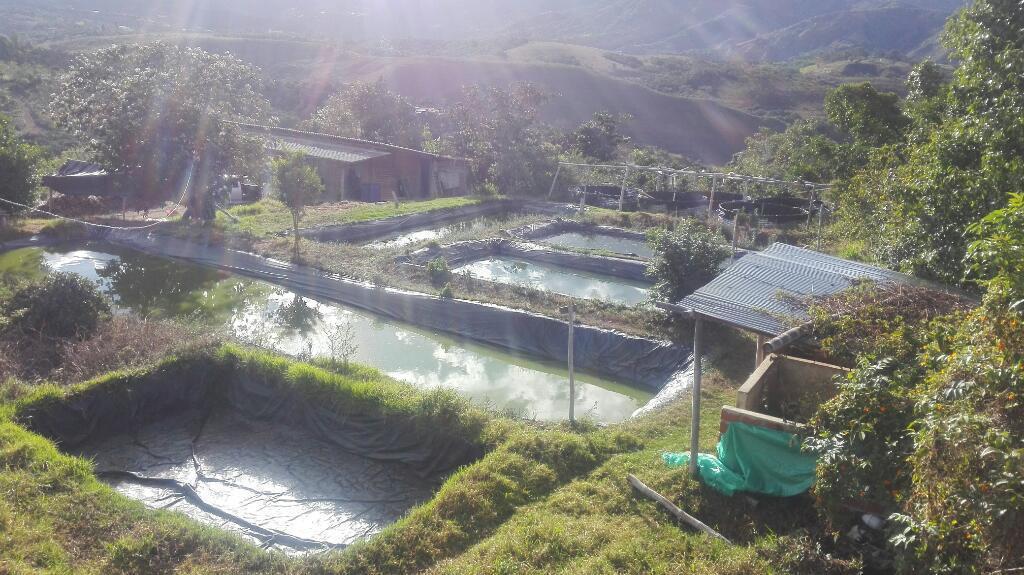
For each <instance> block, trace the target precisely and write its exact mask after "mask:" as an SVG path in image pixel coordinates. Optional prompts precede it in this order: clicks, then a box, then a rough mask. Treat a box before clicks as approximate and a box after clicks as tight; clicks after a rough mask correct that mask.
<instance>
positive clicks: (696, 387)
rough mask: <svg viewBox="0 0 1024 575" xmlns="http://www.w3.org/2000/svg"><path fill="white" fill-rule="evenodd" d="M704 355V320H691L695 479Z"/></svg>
mask: <svg viewBox="0 0 1024 575" xmlns="http://www.w3.org/2000/svg"><path fill="white" fill-rule="evenodd" d="M703 353H704V318H702V317H701V316H700V314H697V315H695V316H694V318H693V407H692V412H691V415H690V475H692V476H693V477H697V473H698V468H697V454H698V453H699V452H700V386H701V379H702V378H703V376H704V374H703V368H704V366H703V364H702V361H701V356H702V355H703Z"/></svg>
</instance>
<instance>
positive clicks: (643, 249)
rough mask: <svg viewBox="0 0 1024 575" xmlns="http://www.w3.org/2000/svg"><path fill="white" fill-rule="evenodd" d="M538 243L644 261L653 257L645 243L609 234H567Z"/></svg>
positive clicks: (651, 251) (652, 251)
mask: <svg viewBox="0 0 1024 575" xmlns="http://www.w3.org/2000/svg"><path fill="white" fill-rule="evenodd" d="M540 242H542V243H545V244H548V245H552V246H556V247H560V248H570V249H576V250H589V251H596V252H606V253H610V254H619V255H632V256H637V257H640V258H644V259H651V258H653V257H654V250H652V249H651V247H650V246H649V245H647V242H645V241H643V240H640V239H632V238H626V237H619V236H613V235H610V234H584V233H580V232H567V233H563V234H558V235H554V236H551V237H547V238H544V239H542V240H540Z"/></svg>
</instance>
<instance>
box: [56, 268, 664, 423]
mask: <svg viewBox="0 0 1024 575" xmlns="http://www.w3.org/2000/svg"><path fill="white" fill-rule="evenodd" d="M123 257H124V259H125V260H126V261H130V262H134V263H132V265H131V266H127V267H126V268H132V269H134V268H141V267H145V266H144V265H143V264H145V263H146V262H147V261H148V260H146V259H145V258H141V257H140V258H138V261H135V260H134V259H132V258H133V257H134V256H133V255H131V254H127V255H125V256H123ZM118 259H119V258H118V256H116V255H111V254H107V253H103V252H92V251H87V250H80V251H75V252H68V253H65V254H57V253H47V257H46V260H45V261H46V265H47V266H48V267H50V268H51V269H55V270H59V271H73V272H76V273H81V274H82V275H83V276H85V277H87V278H89V279H91V280H93V281H96V282H101V281H102V279H103V278H102V277H101V276H100V274H99V270H101V269H103V268H104V267H105V266H107V265H108V264H109V263H110V262H112V261H117V260H118ZM161 261H162V260H161ZM171 264H173V265H171ZM164 268H166V269H164ZM159 270H162V272H163V273H166V274H167V275H166V276H164V277H165V279H166V281H163V282H161V281H159V279H160V278H159V277H157V276H155V275H154V276H147V277H146V278H145V279H146V282H145V284H146V285H147V286H149V285H161V283H162V284H164V285H162V286H161V287H160V289H156V290H154V291H153V292H152V293H150V294H147V298H150V299H153V300H158V299H159V298H164V299H165V300H166V298H182V297H184V296H189V294H191V295H190V296H189V297H186V299H185V300H183V301H182V302H177V305H175V306H168V302H167V301H163V302H160V301H154V302H153V305H154V306H155V307H161V306H163V307H168V309H169V310H170V312H179V317H180V316H181V315H184V314H185V312H187V311H188V309H190V308H196V309H202V310H204V311H207V313H205V314H204V317H205V319H207V320H209V321H215V322H219V323H217V325H220V326H226V327H227V328H228V329H229V330H231V331H232V332H233V333H235V334H236V335H237V336H238V337H239V338H240V339H242V340H243V341H246V342H248V343H251V344H256V345H264V346H268V347H273V348H274V349H277V350H278V351H281V352H283V353H288V354H292V355H298V354H306V353H311V354H312V355H314V356H325V355H328V354H329V353H330V349H331V347H330V338H331V336H332V334H333V333H334V329H335V327H336V326H338V325H339V324H346V323H347V324H350V325H351V327H352V332H353V334H354V339H355V343H356V345H357V348H356V350H355V352H354V354H353V356H352V357H351V359H352V360H353V361H357V362H360V363H365V364H368V365H371V366H374V367H377V368H378V369H380V370H381V371H383V372H384V373H387V374H388V375H390V376H392V377H395V378H396V379H399V380H402V381H406V382H408V383H410V384H412V385H415V386H417V387H421V388H438V387H448V388H453V389H456V390H458V391H459V392H461V393H463V394H464V395H466V396H468V397H470V398H471V399H473V400H475V401H477V402H479V403H481V404H485V405H490V406H493V407H495V408H498V409H508V408H510V409H512V410H515V411H516V412H517V413H519V414H522V415H526V416H536V417H537V418H538V419H543V420H558V419H564V418H565V417H566V416H567V413H568V379H567V375H566V374H565V372H564V370H563V369H560V368H557V367H546V366H544V365H542V364H536V363H533V362H530V361H527V360H523V359H520V358H516V357H514V356H512V355H509V354H507V353H503V352H501V351H499V350H497V349H492V348H489V347H486V346H481V345H477V344H473V343H470V342H465V341H460V340H455V339H453V338H450V337H447V336H443V335H439V334H436V333H431V332H429V331H427V330H419V329H415V328H410V327H409V326H405V325H402V324H396V323H393V322H391V321H389V320H387V319H383V318H381V317H379V316H375V315H371V314H369V313H365V312H361V311H358V310H354V309H351V308H346V307H342V306H337V305H332V304H326V303H321V302H317V301H316V300H312V299H309V298H299V299H298V300H296V298H295V295H294V294H293V293H291V292H288V291H286V290H283V289H280V288H277V287H272V286H267V285H264V284H260V283H258V282H251V281H248V280H243V279H240V278H237V277H225V276H215V277H214V278H213V279H212V280H211V279H210V278H209V277H206V276H201V275H200V274H202V273H204V272H206V270H203V269H197V270H195V271H196V274H195V276H194V277H193V274H191V273H190V268H188V267H187V266H185V265H184V264H178V263H177V262H171V263H170V264H169V263H168V262H163V265H162V266H160V267H159ZM159 270H157V267H155V266H150V268H149V272H147V273H154V274H155V273H157V271H159ZM197 278H199V279H197ZM200 279H201V280H202V281H200ZM171 283H173V284H175V285H167V284H171ZM139 284H140V282H139V281H126V282H123V286H122V287H123V289H129V288H138V286H139ZM119 285H121V284H119ZM101 286H103V284H101ZM189 286H194V288H191V289H193V291H191V292H189V291H188V289H190V287H189ZM103 287H105V289H108V290H109V289H111V286H110V285H106V286H103ZM147 298H140V297H138V296H134V297H129V298H128V301H140V300H142V299H145V301H146V302H147V303H149V302H150V299H147ZM191 300H196V301H191ZM296 301H299V302H301V303H302V304H303V305H305V306H308V308H309V310H310V311H311V312H313V313H312V319H311V320H310V321H308V322H305V323H302V324H300V325H298V326H295V325H292V326H288V325H286V324H285V323H284V322H282V317H281V313H280V310H281V309H282V308H284V307H285V306H288V305H295V302H296ZM200 302H201V303H200ZM206 308H212V309H209V310H207V309H206ZM619 389H620V388H619V387H618V386H616V385H615V384H612V383H610V382H605V381H602V380H600V379H598V378H594V377H591V376H587V375H580V376H578V378H577V412H585V411H586V410H588V409H590V408H591V406H592V405H594V404H596V405H597V408H596V410H594V411H593V417H594V418H595V419H597V420H599V421H605V422H612V421H619V420H622V419H625V418H626V417H629V416H630V415H631V414H632V412H633V411H634V410H635V409H637V408H638V407H640V406H641V405H643V403H644V402H645V401H646V400H647V399H649V397H650V394H647V393H645V392H640V391H638V390H631V391H628V392H623V391H620V390H619Z"/></svg>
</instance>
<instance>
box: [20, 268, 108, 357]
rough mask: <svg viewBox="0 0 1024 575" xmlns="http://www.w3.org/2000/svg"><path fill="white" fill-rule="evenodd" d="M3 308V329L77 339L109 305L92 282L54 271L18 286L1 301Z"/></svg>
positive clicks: (89, 331) (94, 326)
mask: <svg viewBox="0 0 1024 575" xmlns="http://www.w3.org/2000/svg"><path fill="white" fill-rule="evenodd" d="M3 312H4V318H5V323H4V325H3V329H4V331H6V332H9V333H10V332H15V333H19V334H23V335H26V336H40V337H45V338H51V339H64V340H79V341H80V340H84V339H87V338H89V337H90V336H92V334H93V333H95V331H96V329H97V327H99V324H100V320H101V319H102V318H103V317H104V316H106V315H109V314H110V305H109V304H108V303H107V301H106V299H105V298H104V297H103V295H102V294H101V293H100V292H99V290H97V289H96V286H95V285H93V283H92V282H90V281H88V280H86V279H85V278H83V277H81V276H79V275H76V274H69V273H56V274H53V275H51V276H49V277H47V279H46V280H44V281H43V282H42V283H39V284H34V285H30V286H27V287H23V288H21V289H19V290H18V291H17V292H15V293H14V295H13V296H12V297H11V298H10V300H9V301H7V302H6V303H4V304H3Z"/></svg>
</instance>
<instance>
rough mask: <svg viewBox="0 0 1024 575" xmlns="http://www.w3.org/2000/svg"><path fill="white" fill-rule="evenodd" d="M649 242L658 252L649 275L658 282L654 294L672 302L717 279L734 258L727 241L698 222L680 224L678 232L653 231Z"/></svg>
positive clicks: (650, 265) (675, 230)
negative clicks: (722, 267) (730, 256)
mask: <svg viewBox="0 0 1024 575" xmlns="http://www.w3.org/2000/svg"><path fill="white" fill-rule="evenodd" d="M648 242H649V243H650V245H651V247H652V248H653V249H654V252H655V256H654V259H653V260H651V263H650V264H648V268H647V269H648V274H650V275H651V276H652V277H655V278H657V280H658V283H656V284H655V286H654V290H653V293H654V294H656V295H657V297H659V298H661V299H664V300H666V301H670V302H675V301H679V300H680V299H682V298H684V297H686V296H688V295H690V294H691V293H693V292H694V291H696V290H697V288H699V287H701V286H703V285H705V284H707V283H708V282H710V281H711V280H713V279H715V277H716V276H717V275H718V272H719V271H720V269H721V266H722V262H724V261H725V260H726V259H728V257H729V255H730V251H729V246H728V245H727V244H726V243H725V239H724V238H723V237H722V236H721V235H720V234H718V233H716V232H713V231H711V230H709V229H708V228H707V226H705V225H704V224H703V223H702V222H700V221H698V220H694V219H684V220H682V221H680V222H679V224H678V225H677V226H676V228H675V229H674V230H655V231H652V232H651V234H650V237H649V238H648Z"/></svg>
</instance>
